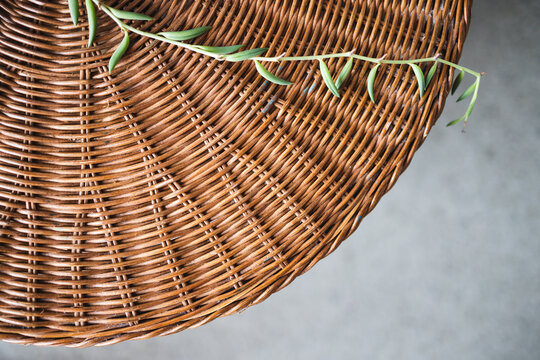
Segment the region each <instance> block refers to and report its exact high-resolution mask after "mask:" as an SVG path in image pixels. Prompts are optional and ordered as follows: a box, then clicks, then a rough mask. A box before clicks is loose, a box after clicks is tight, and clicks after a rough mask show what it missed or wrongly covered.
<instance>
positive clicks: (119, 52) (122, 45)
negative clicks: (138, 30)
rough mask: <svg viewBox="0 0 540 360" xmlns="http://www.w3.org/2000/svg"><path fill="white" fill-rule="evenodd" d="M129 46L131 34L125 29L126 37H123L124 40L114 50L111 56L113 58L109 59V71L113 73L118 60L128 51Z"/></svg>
mask: <svg viewBox="0 0 540 360" xmlns="http://www.w3.org/2000/svg"><path fill="white" fill-rule="evenodd" d="M128 47H129V34H128V33H127V31H124V39H122V42H121V43H120V45H119V46H118V47H117V48H116V50H115V51H114V54H113V55H112V56H111V60H109V72H110V73H112V72H113V70H114V68H115V67H116V64H118V61H120V59H121V58H122V56H124V54H125V53H126V50H127V49H128Z"/></svg>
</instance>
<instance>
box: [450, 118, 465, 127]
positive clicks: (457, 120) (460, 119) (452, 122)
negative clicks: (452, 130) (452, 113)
mask: <svg viewBox="0 0 540 360" xmlns="http://www.w3.org/2000/svg"><path fill="white" fill-rule="evenodd" d="M464 119H465V116H462V117H460V118H459V119H456V120H454V121H450V122H449V123H448V124H446V126H454V125H456V124H459V123H460V122H462V121H463V120H464Z"/></svg>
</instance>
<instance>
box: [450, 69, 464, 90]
mask: <svg viewBox="0 0 540 360" xmlns="http://www.w3.org/2000/svg"><path fill="white" fill-rule="evenodd" d="M464 77H465V72H464V71H461V72H460V73H459V74H458V76H457V77H456V78H455V79H454V83H453V84H452V95H454V93H455V92H456V90H457V89H458V87H459V84H461V82H462V81H463V78H464Z"/></svg>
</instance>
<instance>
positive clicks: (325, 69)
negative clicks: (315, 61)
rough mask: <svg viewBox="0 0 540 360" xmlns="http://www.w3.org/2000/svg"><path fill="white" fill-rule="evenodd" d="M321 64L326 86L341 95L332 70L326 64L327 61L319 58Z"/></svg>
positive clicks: (333, 92)
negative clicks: (331, 72)
mask: <svg viewBox="0 0 540 360" xmlns="http://www.w3.org/2000/svg"><path fill="white" fill-rule="evenodd" d="M319 65H320V69H321V74H322V77H323V80H324V83H325V84H326V87H328V89H329V90H330V91H331V92H332V94H334V95H335V96H337V97H340V96H339V90H338V88H337V86H336V84H334V80H333V79H332V75H331V74H330V70H328V66H326V63H325V62H324V61H322V60H319Z"/></svg>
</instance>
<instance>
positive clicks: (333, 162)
mask: <svg viewBox="0 0 540 360" xmlns="http://www.w3.org/2000/svg"><path fill="white" fill-rule="evenodd" d="M107 4H109V5H111V6H114V7H118V8H123V9H125V10H131V11H138V12H142V13H146V14H149V15H151V16H153V17H154V18H155V21H150V22H137V23H134V25H135V26H139V27H140V28H142V29H145V30H151V31H153V32H158V31H166V30H179V29H188V28H193V27H196V26H203V25H213V30H212V31H211V32H209V33H208V34H207V35H205V36H204V37H202V38H201V42H202V43H204V44H209V45H210V44H211V45H233V44H245V45H246V48H254V47H269V48H270V50H269V51H268V53H267V54H268V55H278V54H281V53H284V52H286V53H287V54H290V55H293V54H294V55H302V54H304V55H307V54H320V53H331V52H340V51H348V50H353V49H356V53H358V54H362V55H367V56H372V57H382V56H383V55H385V54H386V55H387V58H393V59H410V58H422V57H430V56H434V55H436V54H438V53H440V54H441V57H443V58H445V59H447V60H451V61H454V62H457V60H458V58H459V54H460V51H461V48H462V45H463V42H464V39H465V36H466V33H467V28H468V24H469V19H470V8H471V1H470V0H455V1H449V0H446V1H443V0H429V1H427V0H420V1H382V0H381V1H375V0H336V1H328V0H320V1H317V0H312V1H307V0H305V1H303V0H280V1H275V0H250V1H245V0H227V1H210V0H200V1H196V0H195V1H151V0H129V1H128V0H123V1H113V0H111V1H108V2H107ZM83 8H84V6H82V4H81V9H83ZM98 13H99V24H100V27H99V30H98V37H97V39H96V46H94V47H91V48H88V47H87V46H86V43H87V23H86V15H85V14H84V11H81V19H80V24H79V25H80V26H79V27H75V26H73V24H72V22H71V19H70V16H69V11H68V7H67V1H64V0H54V1H52V0H51V1H34V0H28V1H21V0H2V1H1V2H0V64H1V65H0V225H1V227H0V338H1V339H4V340H8V341H11V342H17V343H34V344H41V345H64V346H88V345H103V344H111V343H116V342H120V341H123V340H128V339H140V338H148V337H152V336H156V335H164V334H170V333H174V332H177V331H180V330H182V329H186V328H190V327H194V326H198V325H201V324H204V323H206V322H208V321H211V320H213V319H215V318H217V317H219V316H223V315H227V314H231V313H234V312H236V311H239V310H241V309H244V308H246V307H248V306H250V305H253V304H255V303H257V302H260V301H262V300H264V299H265V298H266V297H268V296H269V295H271V294H272V293H274V292H275V291H277V290H279V289H281V288H283V287H285V286H286V285H287V284H289V283H290V282H291V281H293V280H294V279H295V277H297V276H298V275H300V274H302V273H303V272H305V271H306V270H308V269H309V268H310V267H312V266H313V265H314V264H315V263H316V262H317V261H319V260H320V259H322V258H323V257H325V256H326V255H328V254H329V253H330V252H332V251H333V250H334V249H336V247H337V246H338V245H339V244H340V243H341V241H343V240H344V239H345V238H347V236H349V235H350V234H351V233H352V232H353V230H354V229H355V228H356V227H357V226H358V223H359V221H360V216H365V215H366V214H367V213H368V212H369V211H370V210H372V209H373V207H374V206H375V205H376V204H377V202H378V201H379V199H380V198H381V196H382V195H384V194H385V193H386V192H387V191H388V190H389V189H390V187H391V186H392V185H393V184H394V183H395V182H396V180H397V178H398V176H399V175H400V174H401V173H402V172H403V170H404V169H405V168H406V166H407V165H408V164H409V162H410V160H411V158H412V156H413V154H414V152H415V151H416V149H418V147H419V146H420V145H421V143H422V141H423V140H424V138H425V137H426V135H427V133H428V132H429V129H430V128H431V126H432V125H433V124H434V123H435V121H436V119H437V117H438V116H439V115H440V113H441V111H442V108H443V105H444V101H445V97H446V95H447V92H448V88H449V82H450V80H451V75H452V74H451V72H450V70H449V68H447V67H442V66H441V68H440V69H439V71H438V72H437V74H436V76H435V78H434V80H433V81H432V83H431V85H430V87H429V88H428V90H427V92H426V95H425V96H424V97H423V99H422V100H421V101H420V100H419V98H418V89H417V85H416V82H415V78H414V74H413V72H412V71H411V69H410V68H409V67H407V66H382V67H381V68H380V70H379V75H378V77H377V83H376V86H375V88H376V89H377V94H376V96H377V104H373V103H371V102H370V101H369V97H368V94H367V90H366V83H365V82H366V78H367V74H368V72H369V70H370V66H372V65H371V64H367V63H362V62H356V63H355V65H354V68H353V72H352V73H351V76H350V77H349V80H348V81H347V82H346V83H345V85H344V86H343V88H342V90H341V91H342V98H341V99H338V98H336V97H334V96H333V95H332V94H331V93H330V92H329V91H328V90H327V89H326V87H325V86H324V84H322V80H321V77H320V74H319V72H318V64H317V62H296V63H285V64H270V65H269V64H267V66H268V68H269V69H270V70H271V71H272V72H274V73H277V74H278V75H279V76H280V77H283V78H286V79H289V80H291V81H294V85H291V86H288V87H285V86H278V85H273V84H271V83H268V82H265V80H264V79H262V78H261V77H260V76H259V75H258V74H257V72H256V69H255V67H254V66H253V64H252V63H249V62H245V63H234V64H231V63H226V62H219V61H215V60H212V59H210V58H208V57H205V56H201V55H198V54H194V53H192V52H189V51H184V50H182V49H179V48H177V47H175V46H171V45H167V44H163V43H159V42H156V41H154V40H148V39H146V38H142V37H140V36H137V35H132V45H131V47H130V49H129V51H128V53H127V54H126V56H125V57H124V58H123V60H122V61H121V62H120V63H119V65H118V66H117V68H116V70H115V72H114V74H112V75H111V74H109V72H108V71H107V63H108V59H109V57H110V55H111V53H112V52H113V51H114V48H115V47H116V46H117V44H118V43H119V42H120V40H121V38H122V33H121V32H120V31H119V30H118V28H117V27H116V25H115V24H114V23H113V22H112V21H111V20H110V19H109V18H108V17H107V16H106V15H104V14H103V13H102V12H99V11H98ZM345 62H346V59H339V60H335V61H329V67H330V69H331V71H332V72H333V73H334V74H337V73H338V72H339V70H340V69H341V68H342V67H343V65H344V64H345ZM429 65H430V64H425V66H424V68H423V69H424V71H426V70H427V67H428V66H429ZM344 266H345V265H344Z"/></svg>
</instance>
